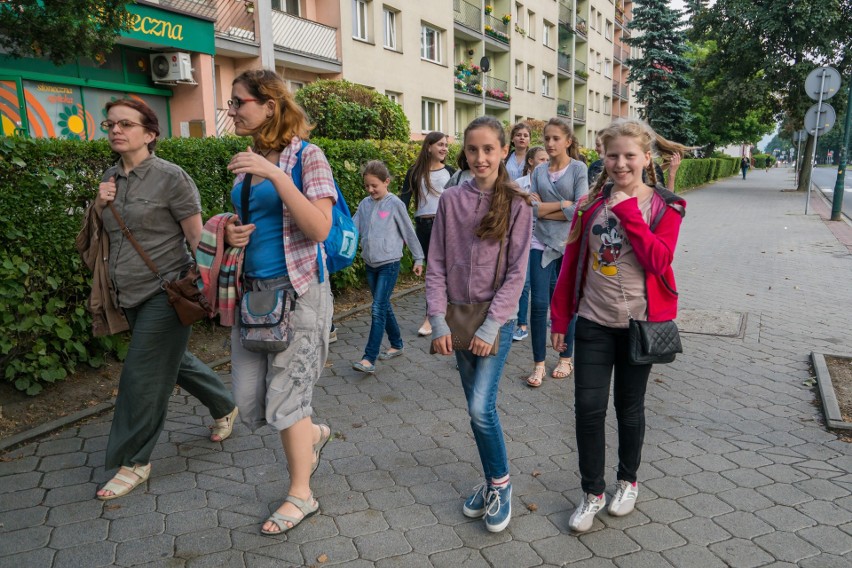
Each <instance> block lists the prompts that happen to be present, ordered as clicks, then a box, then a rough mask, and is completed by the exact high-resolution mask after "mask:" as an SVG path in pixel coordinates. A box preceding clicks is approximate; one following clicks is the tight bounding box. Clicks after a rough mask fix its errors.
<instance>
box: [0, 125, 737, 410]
mask: <svg viewBox="0 0 852 568" xmlns="http://www.w3.org/2000/svg"><path fill="white" fill-rule="evenodd" d="M314 142H316V143H317V144H318V145H319V146H320V147H321V148H323V150H324V151H325V153H326V156H328V159H329V162H330V163H331V167H332V169H333V170H334V174H335V177H336V179H337V181H338V183H339V184H340V187H341V191H342V192H343V194H344V195H345V197H346V200H347V202H348V203H349V204H350V206H351V208H352V209H353V211H354V209H355V207H357V205H358V203H359V202H360V201H361V200H362V199H363V198H364V197H366V195H367V194H366V192H365V191H364V189H363V186H362V182H361V176H360V174H359V169H360V167H361V165H362V164H364V163H365V162H366V161H368V160H372V159H380V160H383V161H384V162H385V163H386V164H387V165H388V168H389V169H390V171H391V175H392V176H393V181H392V184H391V190H392V191H394V192H396V193H398V192H399V189H400V187H401V185H402V180H403V176H404V175H405V171H406V170H407V168H408V167H409V166H410V165H411V164H412V163H413V162H414V160H415V158H416V156H417V153H418V152H419V151H420V145H421V143H420V142H397V141H371V140H328V139H322V138H317V139H315V140H314ZM247 144H248V140H247V139H244V138H237V137H225V138H206V139H185V138H172V139H166V140H163V141H161V142H160V143H159V144H158V146H157V154H158V155H159V156H161V157H162V158H164V159H167V160H170V161H173V162H175V163H177V164H179V165H180V166H181V167H182V168H184V169H185V170H186V171H187V172H188V173H189V174H190V175H191V176H192V177H193V179H194V180H195V182H196V184H197V185H198V188H199V191H200V193H201V201H202V207H203V210H204V217H205V218H207V217H210V216H212V215H213V214H216V213H220V212H222V211H226V210H230V209H231V207H230V191H231V184H232V180H233V176H232V175H231V174H230V173H229V172H228V171H227V169H226V164H227V163H228V161H229V160H230V158H231V156H232V155H233V154H234V153H236V152H238V151H240V150H242V149H244V148H245V147H246V145H247ZM458 152H459V145H458V144H453V145H451V147H450V155H449V156H448V158H447V162H448V163H450V164H455V160H456V157H457V155H458ZM114 160H115V158H114V156H113V155H112V153H111V152H110V150H109V146H108V145H107V143H106V142H105V141H102V140H100V141H94V142H86V141H74V140H44V139H40V140H25V139H17V138H2V139H0V187H2V188H3V190H2V191H0V235H2V237H1V238H2V240H0V368H2V369H4V372H3V373H4V374H3V379H4V380H7V381H10V382H13V383H14V384H15V386H16V387H17V388H18V389H20V390H24V391H26V392H28V393H30V394H36V393H38V392H39V391H40V390H41V388H42V385H43V384H45V383H51V382H54V381H56V380H61V379H63V378H65V377H66V376H67V374H68V373H69V372H73V371H74V369H75V367H76V366H77V365H78V364H81V363H87V364H90V365H92V366H99V365H100V364H101V363H102V361H103V357H104V355H105V354H106V353H113V354H116V355H118V356H119V357H122V356H123V353H124V350H125V349H126V347H127V345H126V336H125V335H122V336H115V337H107V338H97V339H96V338H93V337H92V336H91V332H90V318H89V316H88V313H87V312H86V310H85V305H86V299H87V298H88V294H89V281H90V275H89V274H88V271H87V270H86V269H85V267H84V266H83V265H82V262H81V261H80V259H79V257H78V255H77V252H76V250H75V248H74V237H75V236H76V235H77V232H78V231H79V229H80V225H81V222H82V216H83V212H84V210H85V207H86V204H87V202H88V200H89V199H90V198H91V197H92V196H93V195H94V193H95V191H96V188H97V186H98V183H99V182H100V177H101V174H102V173H103V171H104V170H106V169H107V168H108V167H109V166H110V165H111V164H112V163H113V162H114ZM738 167H739V161H738V160H737V159H735V158H725V159H706V160H684V162H683V164H682V165H681V167H680V170H679V172H678V179H677V187H678V188H679V189H682V188H686V187H691V186H694V185H700V184H703V183H706V182H707V181H710V180H712V179H716V178H718V177H725V176H728V175H731V174H733V173H734V172H736V170H737V168H738ZM410 267H411V256H410V253H409V252H408V251H406V256H405V257H404V259H403V269H404V270H408V269H410ZM332 284H333V285H334V286H335V287H336V288H337V289H340V288H343V287H346V286H361V285H363V263H362V262H361V260H360V258H359V260H358V261H357V262H356V264H355V266H354V267H353V268H349V269H347V270H345V271H342V272H340V273H338V274H335V275H334V276H333V277H332Z"/></svg>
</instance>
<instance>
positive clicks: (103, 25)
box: [0, 0, 133, 66]
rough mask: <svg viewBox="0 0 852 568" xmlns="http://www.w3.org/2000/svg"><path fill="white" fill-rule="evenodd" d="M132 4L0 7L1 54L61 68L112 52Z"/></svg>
mask: <svg viewBox="0 0 852 568" xmlns="http://www.w3.org/2000/svg"><path fill="white" fill-rule="evenodd" d="M132 3H133V0H15V1H14V2H2V3H0V48H2V49H4V50H6V52H7V53H8V55H10V56H12V57H15V58H21V57H47V58H48V59H50V61H51V62H53V63H54V64H55V65H57V66H59V65H64V64H66V63H70V62H72V61H74V60H75V59H76V58H77V57H90V58H92V59H94V58H95V57H97V56H98V54H101V53H104V52H107V53H108V52H110V51H112V49H113V46H114V45H115V40H116V38H117V37H118V35H119V34H120V33H121V32H123V31H128V30H129V29H130V25H131V21H132V20H131V18H132V14H130V12H128V11H127V5H128V4H132Z"/></svg>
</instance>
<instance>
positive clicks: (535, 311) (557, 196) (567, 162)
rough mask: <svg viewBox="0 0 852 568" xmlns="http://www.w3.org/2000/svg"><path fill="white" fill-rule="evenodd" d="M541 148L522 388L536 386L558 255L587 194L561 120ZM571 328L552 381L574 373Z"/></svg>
mask: <svg viewBox="0 0 852 568" xmlns="http://www.w3.org/2000/svg"><path fill="white" fill-rule="evenodd" d="M544 147H545V149H546V150H547V155H548V156H549V157H550V161H549V162H548V164H547V165H544V164H542V165H540V166H538V167H536V168H535V169H534V170H533V173H532V187H531V190H530V191H531V195H532V198H533V207H534V209H535V214H536V217H537V219H536V224H535V230H534V232H533V240H532V250H531V251H530V297H531V304H532V306H531V310H530V324H531V328H532V329H531V331H532V349H533V361H534V363H535V366H534V367H533V372H532V374H531V375H530V376H529V377H527V379H526V382H527V385H529V386H530V387H533V388H537V387H540V386H541V383H542V381H543V380H544V373H545V368H544V361H545V358H546V355H547V352H546V347H547V308H548V306H549V305H550V297H551V296H552V294H553V287H554V285H555V284H556V276H557V275H558V274H559V269H560V267H561V266H562V254H563V251H564V250H565V241H566V239H567V238H568V229H569V228H570V227H569V225H570V221H569V220H570V219H571V217H572V215H574V208H575V203H576V202H577V201H578V200H579V199H580V198H581V197H583V196H584V195H586V194H587V193H588V192H589V183H588V180H587V178H586V175H587V170H586V165H585V164H584V163H582V162H580V161H579V160H577V159H576V158H574V157H572V156H577V155H579V152H578V150H577V147H576V145H575V144H574V132H573V131H572V130H571V125H570V124H569V123H568V122H567V121H566V120H564V119H562V118H551V119H550V121H549V122H548V123H547V124H546V125H545V127H544ZM571 330H573V327H571V328H570V329H569V330H568V335H567V337H566V348H565V349H564V350H562V351H561V352H560V353H559V364H558V365H556V368H554V369H553V372H552V373H551V375H550V376H551V377H553V378H554V379H564V378H566V377H568V376H570V375H571V373H572V372H573V370H574V362H573V354H574V341H573V339H574V337H573V332H572V331H571Z"/></svg>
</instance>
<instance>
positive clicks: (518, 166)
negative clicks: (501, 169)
mask: <svg viewBox="0 0 852 568" xmlns="http://www.w3.org/2000/svg"><path fill="white" fill-rule="evenodd" d="M531 136H532V130H531V129H530V125H529V124H527V123H526V122H519V123H517V124H516V125H515V126H513V127H512V132H511V134H510V135H509V141H510V147H509V156H508V157H507V158H506V171H508V172H509V178H511V180H512V181H515V180H517V179H518V178H519V177H522V176H525V175H527V174H525V173H524V170H525V169H526V164H527V150H529V147H530V137H531Z"/></svg>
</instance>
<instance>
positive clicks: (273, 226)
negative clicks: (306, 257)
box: [231, 180, 287, 278]
mask: <svg viewBox="0 0 852 568" xmlns="http://www.w3.org/2000/svg"><path fill="white" fill-rule="evenodd" d="M241 191H242V184H241V183H239V184H237V185H236V186H234V189H232V190H231V203H233V205H234V211H236V212H237V215H239V216H240V218H242V216H243V213H242V210H241V209H242V207H241V205H242V199H241ZM282 207H283V204H282V203H281V198H280V197H279V196H278V192H277V191H275V186H274V185H272V182H271V181H269V180H264V181H262V182H260V183H259V184H257V185H253V186H251V193H249V214H250V217H251V218H250V221H251V222H252V223H254V225H256V228H255V230H254V232H253V233H252V234H251V238H250V239H249V244H248V246H247V247H246V252H245V258H244V260H243V263H244V264H243V274H245V275H246V276H247V277H249V278H278V277H280V276H284V275H286V274H287V264H286V263H285V261H284V216H283V213H282Z"/></svg>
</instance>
